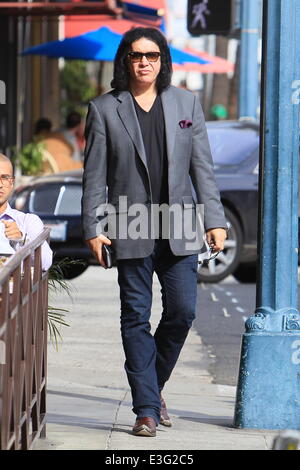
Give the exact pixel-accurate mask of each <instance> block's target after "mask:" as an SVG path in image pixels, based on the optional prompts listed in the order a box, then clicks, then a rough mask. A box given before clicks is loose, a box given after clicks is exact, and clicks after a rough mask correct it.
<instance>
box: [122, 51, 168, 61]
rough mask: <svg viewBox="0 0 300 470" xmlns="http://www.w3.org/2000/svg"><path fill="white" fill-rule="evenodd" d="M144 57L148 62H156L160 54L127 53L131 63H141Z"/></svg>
mask: <svg viewBox="0 0 300 470" xmlns="http://www.w3.org/2000/svg"><path fill="white" fill-rule="evenodd" d="M144 56H145V57H146V59H147V60H148V62H157V61H158V58H159V57H160V52H137V51H132V52H128V57H129V58H130V60H131V62H133V63H136V62H141V60H142V59H143V57H144Z"/></svg>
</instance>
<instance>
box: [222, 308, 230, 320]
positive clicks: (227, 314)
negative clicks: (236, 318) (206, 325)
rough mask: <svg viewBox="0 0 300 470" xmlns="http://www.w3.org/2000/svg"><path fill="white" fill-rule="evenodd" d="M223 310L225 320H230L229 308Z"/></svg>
mask: <svg viewBox="0 0 300 470" xmlns="http://www.w3.org/2000/svg"><path fill="white" fill-rule="evenodd" d="M222 310H223V314H224V317H225V318H230V317H231V315H229V313H228V311H227V308H225V307H223V309H222Z"/></svg>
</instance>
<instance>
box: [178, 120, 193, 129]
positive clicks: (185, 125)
mask: <svg viewBox="0 0 300 470" xmlns="http://www.w3.org/2000/svg"><path fill="white" fill-rule="evenodd" d="M192 124H193V123H192V121H189V120H188V119H183V120H182V121H179V125H180V127H181V129H187V128H188V127H190V126H192Z"/></svg>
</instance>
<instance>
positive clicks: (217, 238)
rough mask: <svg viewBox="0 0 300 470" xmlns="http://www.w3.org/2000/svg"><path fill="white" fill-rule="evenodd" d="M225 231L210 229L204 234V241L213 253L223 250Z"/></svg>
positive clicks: (222, 229)
mask: <svg viewBox="0 0 300 470" xmlns="http://www.w3.org/2000/svg"><path fill="white" fill-rule="evenodd" d="M226 238H227V231H226V230H225V229H224V228H211V229H210V230H207V232H206V240H207V243H208V244H209V246H210V247H211V248H212V251H213V252H216V251H222V250H224V241H225V240H226Z"/></svg>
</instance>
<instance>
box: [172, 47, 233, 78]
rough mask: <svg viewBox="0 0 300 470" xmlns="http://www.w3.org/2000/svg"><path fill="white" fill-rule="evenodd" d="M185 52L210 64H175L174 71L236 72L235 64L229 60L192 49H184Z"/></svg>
mask: <svg viewBox="0 0 300 470" xmlns="http://www.w3.org/2000/svg"><path fill="white" fill-rule="evenodd" d="M184 52H188V53H189V54H193V55H195V56H197V57H200V58H201V59H204V60H207V61H209V62H210V63H209V64H195V63H192V62H190V63H185V64H173V70H183V71H185V72H200V73H228V72H233V71H234V64H233V63H232V62H230V61H229V60H226V59H222V58H221V57H217V56H213V55H210V54H208V53H207V52H199V51H197V50H196V49H193V48H192V47H188V48H186V49H184Z"/></svg>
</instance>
